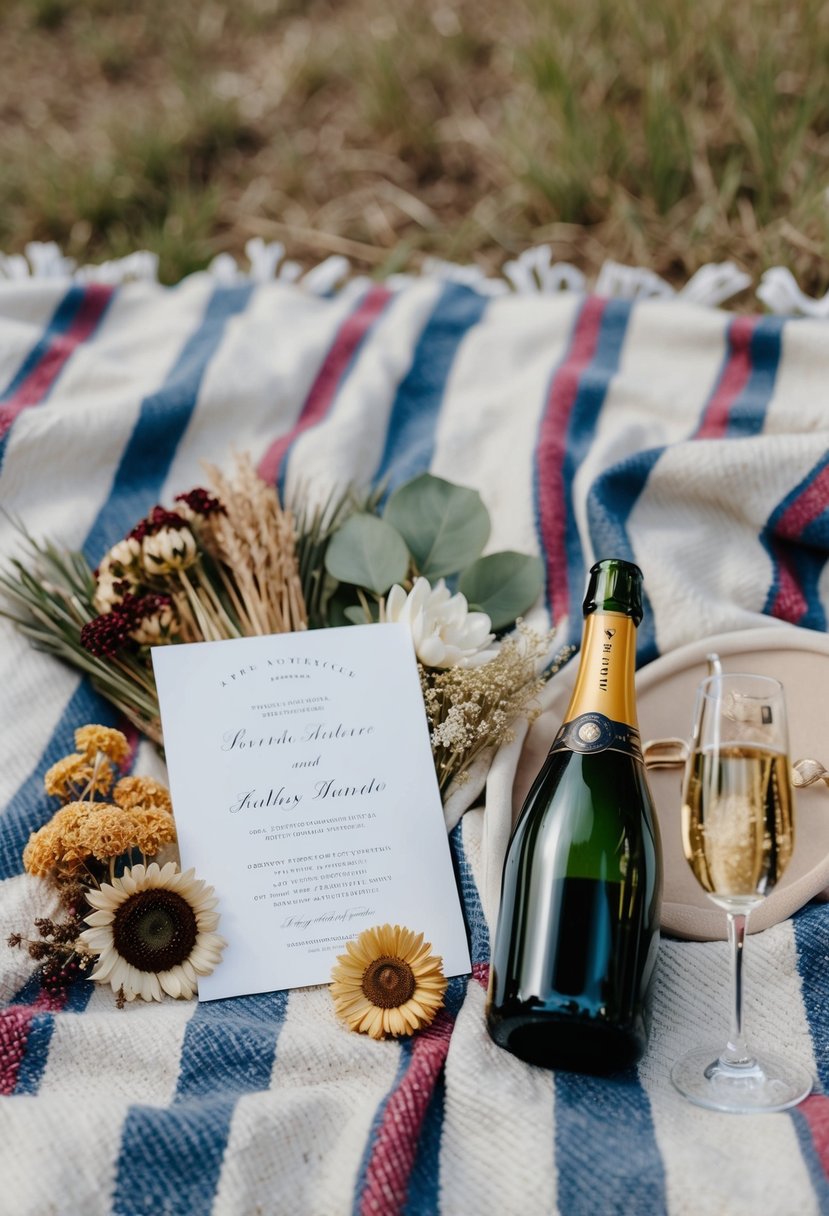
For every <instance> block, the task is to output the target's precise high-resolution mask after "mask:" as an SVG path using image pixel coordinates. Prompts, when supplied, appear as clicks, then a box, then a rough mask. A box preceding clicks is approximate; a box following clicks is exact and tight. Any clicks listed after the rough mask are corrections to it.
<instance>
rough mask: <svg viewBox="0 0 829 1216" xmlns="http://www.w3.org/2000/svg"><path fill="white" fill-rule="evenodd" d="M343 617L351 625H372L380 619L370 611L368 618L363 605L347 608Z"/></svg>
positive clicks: (353, 605)
mask: <svg viewBox="0 0 829 1216" xmlns="http://www.w3.org/2000/svg"><path fill="white" fill-rule="evenodd" d="M369 609H371V605H369ZM343 615H344V616H345V619H346V620H347V621H348V623H349V624H350V625H372V624H375V623H376V622H377V619H378V618H377V617H376V616H375V615H374V613H373V612H372V611H369V615H368V616H366V610H365V608H364V607H363V605H362V604H352V605H351V606H350V607H349V608H346V610H345V612H344V614H343Z"/></svg>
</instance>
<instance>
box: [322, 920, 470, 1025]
mask: <svg viewBox="0 0 829 1216" xmlns="http://www.w3.org/2000/svg"><path fill="white" fill-rule="evenodd" d="M431 949H432V945H431V942H425V943H424V941H423V934H422V933H417V934H416V933H413V932H412V930H411V929H405V928H403V927H402V926H401V925H394V926H392V925H377V926H374V927H372V928H371V929H365V930H364V931H363V932H362V933H361V934H360V936H359V937H358V938H357V940H356V941H353V942H348V943H347V945H346V951H347V953H346V954H341V955H339V957H338V958H337V964H336V966H335V967H334V969H333V971H332V972H331V997H332V999H333V1001H334V1011H335V1013H336V1014H337V1017H339V1018H340V1019H341V1020H342V1021H343V1022H345V1023H346V1025H347V1026H348V1028H349V1030H357V1031H359V1032H360V1033H361V1034H368V1035H370V1036H371V1037H372V1038H373V1039H382V1038H385V1037H386V1036H388V1035H405V1034H411V1033H412V1031H414V1030H419V1029H420V1028H421V1027H423V1026H428V1025H429V1024H430V1022H432V1021H433V1020H434V1017H435V1015H436V1013H437V1012H438V1010H439V1009H440V1008H441V1006H442V1005H443V997H444V993H445V992H446V979H445V978H444V975H443V965H442V964H443V960H442V959H441V958H440V957H439V956H437V955H432V954H430V951H431Z"/></svg>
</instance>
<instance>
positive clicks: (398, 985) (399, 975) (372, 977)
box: [362, 958, 416, 1009]
mask: <svg viewBox="0 0 829 1216" xmlns="http://www.w3.org/2000/svg"><path fill="white" fill-rule="evenodd" d="M415 987H416V983H415V977H414V972H413V971H412V969H411V967H410V966H409V964H408V963H404V962H403V959H402V958H376V959H375V960H374V962H373V963H369V965H368V967H366V969H365V972H364V973H363V980H362V989H363V992H364V993H365V995H366V997H367V998H368V1000H370V1001H371V1003H372V1005H377V1006H379V1007H380V1009H396V1008H397V1006H398V1005H405V1004H406V1001H408V1000H409V998H410V997H411V996H413V995H414V990H415Z"/></svg>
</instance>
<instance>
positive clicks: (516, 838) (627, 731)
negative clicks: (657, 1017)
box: [487, 558, 662, 1073]
mask: <svg viewBox="0 0 829 1216" xmlns="http://www.w3.org/2000/svg"><path fill="white" fill-rule="evenodd" d="M641 585H642V573H641V571H640V570H639V568H638V567H637V566H634V565H632V564H631V563H629V562H624V561H621V560H617V559H612V558H609V559H604V560H602V561H600V562H597V563H596V565H595V566H593V568H592V570H591V571H590V580H589V583H588V588H587V596H586V599H585V601H584V618H585V620H584V633H583V637H582V647H581V659H580V664H579V669H578V675H577V678H576V684H575V687H574V689H573V694H572V697H571V698H570V704H569V707H568V710H567V713H566V715H565V719H564V723H563V725H562V727H561V729H560V730H559V732H558V734H557V735H556V737H555V739H554V740H553V744H552V747H551V749H550V752H549V755H548V756H547V759H546V761H545V763H544V765H543V767H542V769H541V771H540V773H539V774H538V776H537V777H536V780H535V782H534V784H533V786H532V789H531V790H530V792H529V794H528V795H527V799H526V801H525V803H524V806H523V808H522V810H521V814H520V816H519V818H518V821H517V822H516V825H515V829H514V831H513V834H512V837H511V840H510V843H509V846H508V849H507V855H506V860H505V863H504V874H503V883H502V889H501V908H500V913H499V916H498V926H497V932H496V935H495V946H494V949H493V955H492V967H491V971H490V981H489V992H488V997H487V1026H488V1029H489V1032H490V1034H491V1035H492V1038H493V1039H494V1040H495V1042H496V1043H498V1044H499V1045H500V1046H501V1047H505V1048H507V1050H508V1051H511V1052H513V1053H514V1054H515V1055H517V1056H520V1057H521V1058H522V1059H524V1060H528V1061H530V1062H531V1063H533V1064H540V1065H542V1066H545V1067H548V1068H566V1069H572V1070H575V1071H577V1072H594V1073H609V1072H614V1071H616V1070H617V1069H620V1068H624V1067H626V1066H627V1065H629V1064H632V1063H634V1062H635V1061H636V1060H638V1059H639V1057H640V1056H641V1055H642V1052H643V1051H644V1049H645V1045H646V1041H647V1020H648V1016H649V1013H648V1001H649V989H650V986H651V980H652V977H653V972H654V966H655V962H656V953H657V949H658V942H659V908H660V898H661V891H662V866H661V853H660V846H659V836H658V826H657V820H656V815H655V812H654V809H653V803H652V800H651V795H650V792H649V790H648V785H647V781H646V777H645V768H644V764H643V761H642V751H641V745H640V740H639V731H638V729H637V718H636V694H635V688H634V679H633V677H634V669H635V657H636V627H637V626H638V624H639V622H640V621H641V619H642V595H641Z"/></svg>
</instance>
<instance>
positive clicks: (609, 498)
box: [587, 317, 783, 666]
mask: <svg viewBox="0 0 829 1216" xmlns="http://www.w3.org/2000/svg"><path fill="white" fill-rule="evenodd" d="M732 324H733V323H732ZM782 324H783V322H782V320H781V319H780V318H778V317H764V318H762V319H761V320H759V321H758V322H757V324H756V326H755V328H754V331H753V333H752V336H751V338H750V341H749V344H748V355H749V357H750V360H751V363H750V368H749V373H748V378H747V380H746V382H745V385H744V386H743V388H742V389H741V390H740V391H739V393H738V394H737V396H736V397H734V398H733V400H726V401H723V402H722V405H723V408H724V409H725V410H726V411H727V423H726V425H725V429H724V432H723V433H724V434H725V435H729V436H735V437H736V436H742V437H746V436H748V435H759V434H760V433H761V432H762V430H763V426H764V423H765V419H766V413H767V410H768V405H769V402H770V400H771V396H772V393H773V392H774V385H775V380H776V377H777V369H778V366H779V362H780V347H781V333H782ZM733 360H734V351H733V350H732V349H731V348H729V349H728V350H727V351H726V354H725V355H724V357H723V362H722V366H721V368H720V371H719V374H718V376H717V380H716V383H715V385H714V388H713V389H712V391H711V393H710V394H709V397H708V398H707V400H706V402H705V405H704V406H703V408H702V411H701V413H700V418H699V420H698V422H697V424H696V428H695V431H698V430H699V429H700V427H701V426H702V424H703V420H704V419H705V418H706V415H707V413H708V410H709V406H710V405H711V403H712V402H713V401H714V400H715V399H719V398H720V397H721V394H722V392H723V384H724V381H725V379H726V376H727V373H728V369H729V367H730V366H731V365H732V364H733ZM690 438H692V436H689V439H690ZM666 450H667V447H666V445H662V446H660V447H653V448H646V449H643V450H642V451H639V452H636V453H634V455H632V456H629V457H627V458H626V459H625V460H622V461H619V463H618V464H615V465H612V466H611V467H610V468H609V469H605V470H604V472H602V473H601V474H600V476H599V477H597V478H596V481H595V482H594V483H593V485H592V486H591V487H590V490H589V493H588V500H587V518H588V526H589V529H590V535H591V539H592V541H593V546H594V549H595V551H596V552H597V553H599V552H606V553H613V554H614V555H615V556H618V557H622V558H625V560H627V561H631V562H635V561H636V554H635V552H634V548H633V545H632V543H631V539H630V532H629V521H630V516H631V514H632V512H633V509H634V507H635V506H636V504H637V502H638V501H639V499H640V498H641V496H642V494H643V493H644V490H645V487H646V485H647V481H648V478H649V477H650V475H651V472H652V471H653V469H654V468H655V467H656V465H657V463H658V461H659V459H660V457H661V456H662V454H663V452H665V451H666ZM643 607H644V616H643V619H642V624H641V625H640V627H639V630H638V635H637V640H636V644H637V664H638V665H639V666H641V665H642V664H644V663H650V662H652V660H653V659H655V658H657V656H658V654H659V649H658V646H657V642H656V628H655V620H654V613H653V610H652V608H651V605H650V601H649V599H648V597H647V589H645V593H644V597H643Z"/></svg>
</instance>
